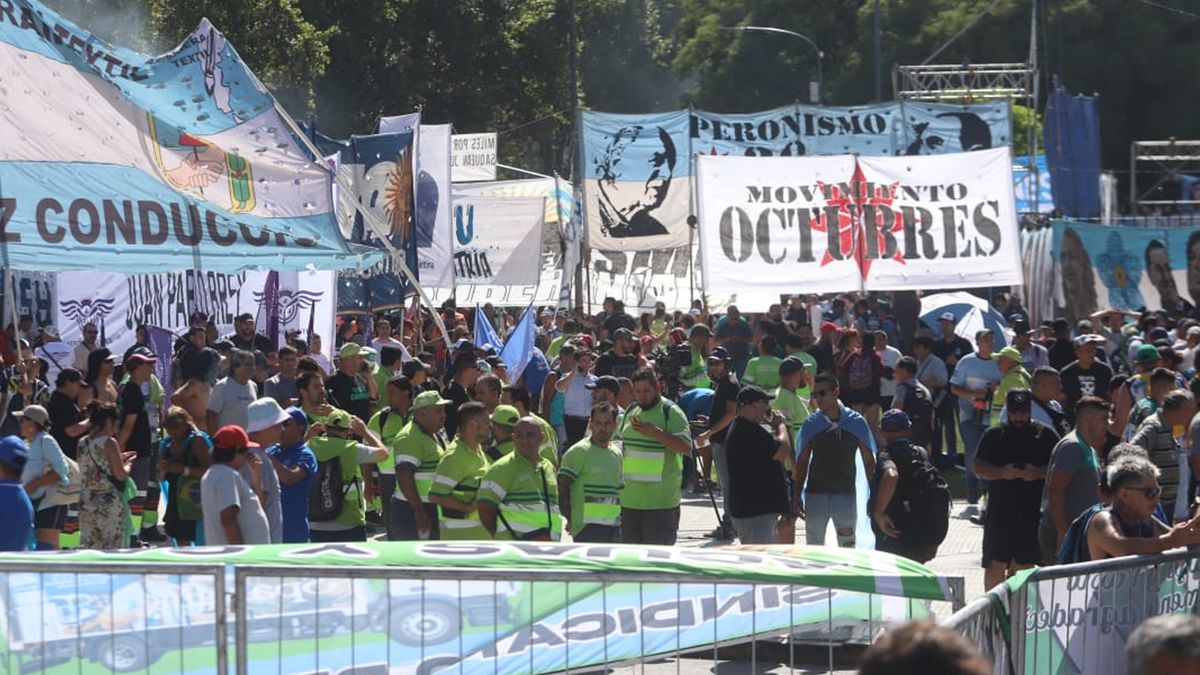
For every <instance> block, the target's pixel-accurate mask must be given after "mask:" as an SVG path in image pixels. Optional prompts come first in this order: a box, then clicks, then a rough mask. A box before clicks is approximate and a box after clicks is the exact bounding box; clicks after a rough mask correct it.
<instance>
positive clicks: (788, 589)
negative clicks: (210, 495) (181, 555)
mask: <svg viewBox="0 0 1200 675" xmlns="http://www.w3.org/2000/svg"><path fill="white" fill-rule="evenodd" d="M948 581H949V584H950V586H951V588H952V589H953V590H954V593H955V596H956V597H957V598H961V597H962V588H963V580H962V579H961V578H957V577H956V578H951V579H949V580H948ZM304 586H307V587H309V588H310V589H311V592H312V598H313V600H312V602H310V603H309V605H308V606H307V608H306V610H305V613H304V615H303V616H300V615H297V613H294V612H293V613H291V614H289V613H288V612H287V611H286V607H285V603H284V595H285V594H286V593H287V592H288V591H287V589H288V588H295V587H304ZM234 588H235V596H236V597H237V598H238V599H239V601H238V603H237V605H236V612H237V617H238V618H237V622H236V625H237V629H238V636H237V641H236V643H237V658H236V663H237V673H238V675H245V674H247V673H249V672H251V670H253V672H254V673H255V675H264V674H265V673H273V672H278V673H284V672H331V671H332V672H337V669H338V668H342V669H347V668H349V669H352V672H355V673H359V672H369V671H370V670H371V669H372V668H375V667H378V666H379V665H381V664H385V663H386V664H388V665H390V666H391V667H400V668H401V669H402V670H405V671H406V672H407V671H408V670H409V669H411V670H412V671H413V672H416V673H432V672H435V671H439V672H440V671H444V672H454V673H459V672H461V673H474V672H483V673H503V672H513V673H522V672H524V673H534V672H537V673H543V672H567V673H570V672H572V671H585V670H586V671H592V670H596V669H599V668H610V667H620V666H625V665H635V666H637V667H639V669H640V670H641V671H642V672H644V671H645V667H646V664H647V663H651V662H655V661H659V660H661V659H663V658H667V659H670V660H673V661H674V667H675V669H676V672H679V669H680V668H681V667H682V662H683V660H684V659H685V658H700V659H708V658H709V657H711V661H712V663H713V664H714V665H715V664H716V663H717V661H718V660H719V655H720V651H721V649H722V648H724V647H729V646H732V645H735V644H744V643H748V645H747V646H746V648H744V649H742V650H741V651H740V652H739V653H740V654H742V658H743V659H744V660H748V661H749V663H750V667H751V671H752V672H757V671H758V665H759V663H760V641H761V640H764V639H765V638H772V639H774V640H776V641H777V643H776V646H779V647H782V648H783V649H784V650H785V651H786V652H787V656H786V663H787V665H788V667H789V670H790V671H792V672H794V671H795V670H796V668H797V663H796V653H797V649H798V648H799V647H800V645H805V646H809V647H811V646H812V645H814V644H816V643H818V642H819V643H820V644H823V645H824V646H825V648H826V651H827V654H828V668H829V672H833V669H834V649H835V647H836V646H837V645H839V644H843V643H845V642H848V641H861V642H869V641H870V640H871V639H873V638H874V636H875V635H876V634H877V632H878V631H879V630H881V629H882V628H883V626H884V623H885V622H890V621H903V620H907V619H909V618H924V617H927V616H929V611H928V607H929V605H928V603H925V602H922V601H919V600H911V599H906V598H895V597H888V596H882V595H876V594H867V593H853V592H848V591H839V590H835V589H829V588H817V587H813V586H798V585H796V586H788V585H776V584H768V583H761V584H756V583H746V582H744V581H740V582H732V581H731V582H714V581H713V580H712V578H711V577H705V576H700V575H695V576H694V577H689V576H686V575H680V574H674V573H673V574H661V575H654V574H646V573H640V572H638V573H620V572H603V573H593V572H575V571H554V570H544V571H543V570H480V569H471V570H461V569H428V568H394V567H379V568H375V567H369V568H361V567H356V568H345V567H315V566H296V567H291V566H289V567H267V566H238V567H236V568H235V582H234ZM321 596H323V599H322V598H321ZM243 599H244V600H243ZM272 603H274V606H272ZM955 604H956V605H957V606H961V602H956V603H955ZM255 606H257V610H256V609H255V608H254V607H255ZM864 609H865V612H863V610H864ZM818 614H819V616H817V615H818ZM260 615H261V616H262V617H263V618H261V619H260ZM858 615H862V616H865V617H866V621H865V622H862V621H855V620H850V619H849V618H848V617H851V616H858ZM814 617H816V618H814ZM264 621H265V625H264V624H263V623H262V622H264ZM723 621H724V622H727V623H725V624H724V625H723V624H722V622H723ZM729 623H732V624H733V627H732V628H731V627H730V626H729ZM296 625H321V626H325V627H327V629H331V627H333V626H338V628H339V629H341V628H344V629H345V630H344V631H342V630H338V632H337V633H334V632H332V629H331V632H329V633H327V634H321V633H318V634H316V635H313V636H312V647H313V648H312V649H309V650H307V651H305V652H304V654H303V655H301V656H299V657H297V656H295V655H292V656H288V655H287V654H285V653H284V650H283V648H282V643H283V642H284V641H286V640H289V639H291V638H290V634H291V633H290V631H291V630H292V628H293V627H294V626H296ZM256 629H257V630H258V631H259V632H260V633H261V634H262V635H265V636H267V637H264V638H263V639H261V640H257V639H256V638H255V637H254V636H253V635H252V632H253V631H255V630H256ZM270 636H274V637H273V638H272V637H270ZM251 650H256V651H257V652H258V654H260V655H261V654H264V653H265V654H268V655H269V654H271V653H274V654H276V663H275V664H274V665H275V666H276V667H275V668H274V669H273V668H272V664H271V663H270V660H271V659H270V658H269V657H268V658H266V659H263V658H261V657H260V658H254V657H253V656H252V654H251ZM335 650H340V651H341V652H342V653H340V654H335V653H333V652H334V651H335ZM747 651H748V653H745V652H747ZM780 654H781V652H780V650H779V649H773V650H771V658H772V659H773V660H774V661H775V662H776V664H777V665H782V662H783V661H782V660H781V659H780V658H779V655H780ZM325 659H330V660H335V659H336V665H329V664H327V663H325ZM810 665H811V664H810ZM381 672H382V671H381Z"/></svg>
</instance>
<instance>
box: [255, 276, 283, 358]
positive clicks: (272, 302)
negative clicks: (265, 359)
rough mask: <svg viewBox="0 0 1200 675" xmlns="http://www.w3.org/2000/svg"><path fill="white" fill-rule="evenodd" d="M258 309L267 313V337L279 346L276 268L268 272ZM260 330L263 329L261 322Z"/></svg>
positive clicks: (274, 344)
mask: <svg viewBox="0 0 1200 675" xmlns="http://www.w3.org/2000/svg"><path fill="white" fill-rule="evenodd" d="M258 309H259V312H260V313H265V314H266V316H265V318H264V322H265V323H266V326H265V330H266V335H267V339H268V340H270V341H271V345H272V346H273V347H276V348H278V347H279V272H276V271H274V270H272V271H270V272H268V273H267V281H266V283H265V284H263V292H262V295H261V296H259V305H258ZM259 326H260V328H259V329H260V330H262V329H263V327H262V324H261V323H260V324H259Z"/></svg>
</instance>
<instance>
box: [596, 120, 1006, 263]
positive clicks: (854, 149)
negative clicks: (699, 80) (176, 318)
mask: <svg viewBox="0 0 1200 675" xmlns="http://www.w3.org/2000/svg"><path fill="white" fill-rule="evenodd" d="M580 129H581V145H582V148H583V152H582V156H581V162H582V165H581V167H580V168H581V173H582V175H583V178H584V182H583V189H584V198H585V202H584V203H585V208H586V211H585V217H586V220H587V224H588V227H587V236H588V245H589V247H590V248H591V249H592V250H593V251H609V252H612V251H627V252H636V251H650V250H662V249H671V248H677V247H682V246H688V245H689V244H690V242H691V240H692V237H691V234H692V229H691V227H689V225H688V217H689V216H690V215H694V214H695V208H694V206H695V205H694V202H693V198H694V183H693V182H692V175H693V168H694V167H693V165H692V158H693V157H700V156H710V155H730V156H745V157H799V156H815V155H821V156H826V155H838V154H856V155H860V156H864V157H898V156H906V155H907V156H913V155H943V154H948V153H958V152H969V151H974V150H987V149H990V148H999V147H1003V146H1007V145H1008V144H1009V143H1010V142H1011V135H1012V132H1011V121H1010V115H1009V109H1008V104H1007V103H1003V102H999V103H980V104H972V105H953V104H946V103H925V102H913V101H907V102H899V101H897V102H889V103H878V104H871V105H862V106H845V107H833V106H804V105H790V106H784V107H780V108H775V109H772V110H764V111H760V112H752V113H740V114H727V113H714V112H706V111H702V110H678V111H671V112H665V113H653V114H644V115H616V114H609V113H598V112H593V111H584V112H583V113H582V115H581V119H580Z"/></svg>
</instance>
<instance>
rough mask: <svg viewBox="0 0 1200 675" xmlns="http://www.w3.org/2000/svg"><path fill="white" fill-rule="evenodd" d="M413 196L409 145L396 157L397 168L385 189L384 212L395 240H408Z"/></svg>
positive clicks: (390, 174)
mask: <svg viewBox="0 0 1200 675" xmlns="http://www.w3.org/2000/svg"><path fill="white" fill-rule="evenodd" d="M412 197H413V171H412V148H411V147H408V148H405V149H404V150H403V151H402V152H401V153H400V154H399V155H398V156H397V157H396V168H395V170H393V171H391V172H390V173H389V174H388V177H387V185H386V186H385V187H384V189H383V213H384V215H386V216H387V220H388V229H389V230H390V231H391V237H392V239H393V240H395V241H399V242H405V241H408V228H409V224H410V222H411V220H412Z"/></svg>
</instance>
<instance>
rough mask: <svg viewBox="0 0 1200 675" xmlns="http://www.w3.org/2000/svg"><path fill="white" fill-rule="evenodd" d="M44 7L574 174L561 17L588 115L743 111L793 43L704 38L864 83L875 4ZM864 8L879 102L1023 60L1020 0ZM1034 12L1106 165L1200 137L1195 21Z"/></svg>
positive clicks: (65, 2) (1109, 4)
mask: <svg viewBox="0 0 1200 675" xmlns="http://www.w3.org/2000/svg"><path fill="white" fill-rule="evenodd" d="M47 1H48V2H49V3H50V4H51V5H52V6H53V7H55V8H57V9H60V10H61V11H63V12H64V13H65V14H66V15H67V16H69V17H71V18H73V19H75V20H76V21H79V22H80V23H81V24H83V25H85V26H89V27H91V28H93V29H94V30H96V31H97V32H98V33H99V34H100V35H102V36H103V37H106V38H107V39H110V40H112V41H114V42H117V43H120V44H124V45H128V46H132V47H134V48H138V49H142V50H144V51H165V50H167V49H170V48H172V47H174V46H175V45H177V44H178V43H179V41H180V40H182V39H183V37H184V36H186V35H187V34H188V33H189V32H190V31H191V30H192V29H193V28H194V27H195V25H196V24H197V22H198V21H199V20H200V18H201V17H203V16H207V17H208V18H209V19H210V20H211V21H212V22H213V23H214V25H216V26H217V27H218V28H219V29H220V30H221V31H222V32H223V33H225V34H226V35H227V36H228V37H229V39H230V41H231V42H232V43H233V44H234V45H235V46H236V47H237V49H238V51H239V53H240V54H241V55H242V56H243V57H244V58H245V59H246V61H247V63H248V64H249V65H250V67H251V68H252V69H253V70H254V71H255V72H256V73H257V74H258V75H259V76H260V77H261V78H262V79H263V81H264V82H265V83H266V84H267V86H268V87H270V88H271V89H272V91H273V92H274V93H275V94H276V96H277V97H278V98H279V99H280V100H281V102H282V103H283V104H284V105H285V107H286V108H287V109H288V110H289V111H291V112H292V114H293V115H295V116H296V117H297V118H306V117H309V116H312V115H315V116H316V117H317V119H318V121H319V125H320V128H321V129H322V130H324V131H326V132H328V133H330V134H331V135H335V136H344V135H347V134H350V133H370V132H371V131H373V130H374V129H375V128H376V121H377V119H378V117H379V116H380V115H389V114H398V113H402V112H407V111H410V110H414V109H418V108H419V109H421V110H422V111H423V112H424V114H425V119H426V120H429V121H431V122H446V121H453V122H454V124H455V127H456V129H458V130H459V131H464V132H468V131H484V130H497V131H499V132H500V133H501V140H500V153H501V160H502V161H504V162H506V163H513V164H518V165H521V166H525V167H527V168H531V169H534V170H538V171H544V172H549V171H559V172H561V173H564V174H568V173H570V168H571V167H570V163H571V160H570V158H571V156H572V151H573V143H574V137H573V120H572V116H571V112H570V110H571V108H572V107H573V100H574V98H575V96H574V92H573V91H572V90H571V68H570V65H571V55H570V51H569V45H570V34H571V26H572V20H574V22H575V26H576V28H577V32H578V63H579V99H580V100H581V101H582V102H583V104H584V105H585V106H586V107H588V108H591V109H595V110H605V111H613V112H649V111H661V110H669V109H674V108H678V107H681V106H684V105H689V104H691V105H697V106H702V107H704V108H707V109H711V110H717V111H727V112H745V111H753V110H761V109H765V108H770V107H775V106H780V105H786V104H789V103H792V102H794V101H807V100H808V91H809V86H808V85H809V81H810V80H814V79H816V55H815V54H814V53H813V50H812V48H811V47H810V46H809V45H807V44H806V43H804V42H802V41H801V40H798V39H796V38H793V37H789V36H786V35H769V34H762V33H739V32H729V31H724V30H720V29H721V27H728V26H747V25H761V26H774V27H778V28H784V29H787V30H793V31H797V32H799V33H802V34H804V35H807V36H808V37H809V38H811V39H812V40H813V41H814V42H816V44H818V45H819V46H820V47H821V49H822V50H823V51H824V53H825V58H824V71H825V84H826V91H825V100H826V102H827V103H830V104H834V105H854V104H860V103H864V102H866V101H869V100H871V98H872V97H873V94H874V72H875V71H874V57H873V37H874V36H873V30H874V23H873V11H874V1H873V0H810V1H808V2H795V1H794V0H453V1H447V0H353V1H352V0H192V1H189V2H179V1H178V0H47ZM1159 4H1164V3H1159ZM1176 4H1179V3H1176ZM880 5H881V9H882V16H883V22H882V26H883V31H882V55H883V58H882V62H883V71H884V72H883V75H884V96H883V98H884V99H885V100H890V99H891V97H892V82H891V79H892V78H891V72H892V66H893V64H917V63H921V62H923V61H925V60H926V59H927V58H929V57H930V56H931V55H932V54H934V53H935V52H937V51H938V50H939V49H941V48H942V47H943V46H944V45H946V44H947V42H949V45H948V46H946V47H945V49H943V50H942V51H940V53H938V54H937V56H936V57H935V58H934V59H933V60H932V62H933V63H943V64H958V63H965V62H969V63H989V62H992V63H994V62H1023V61H1026V60H1027V59H1028V58H1029V42H1030V18H1031V16H1030V15H1031V11H1032V8H1033V3H1032V2H1031V1H1030V0H881V2H880ZM1037 7H1038V8H1039V12H1040V14H1041V16H1040V17H1039V24H1038V25H1039V28H1038V42H1039V49H1038V56H1039V65H1040V70H1041V78H1042V79H1041V89H1042V93H1043V96H1044V95H1045V93H1046V92H1048V91H1049V89H1050V86H1051V82H1052V80H1053V79H1054V78H1057V80H1058V81H1060V82H1061V83H1062V84H1063V86H1065V87H1066V88H1067V89H1068V90H1069V91H1071V92H1075V93H1086V94H1092V93H1096V94H1098V95H1099V96H1100V120H1101V125H1102V134H1101V137H1102V142H1103V146H1104V147H1103V152H1104V159H1105V165H1106V166H1107V167H1110V168H1117V169H1124V168H1127V163H1128V148H1129V142H1130V141H1131V140H1134V139H1139V138H1141V139H1148V138H1165V137H1169V136H1174V137H1178V138H1200V117H1198V116H1196V115H1194V114H1192V111H1194V110H1195V109H1197V108H1198V107H1200V88H1196V87H1191V86H1188V85H1189V83H1190V81H1191V79H1190V78H1191V76H1192V71H1193V70H1194V64H1195V63H1196V61H1197V57H1198V56H1200V46H1198V45H1200V40H1198V39H1197V38H1200V20H1196V19H1193V18H1190V17H1188V16H1185V15H1181V14H1177V13H1172V12H1170V11H1168V10H1165V9H1162V8H1161V7H1155V6H1152V5H1149V4H1146V3H1143V2H1137V1H1132V2H1131V1H1130V0H1037ZM572 9H574V14H575V16H574V19H573V18H572V12H571V10H572ZM985 9H986V10H987V12H986V13H985V14H984V15H983V16H982V18H978V17H979V16H980V13H981V12H983V11H984V10H985ZM960 32H961V35H960V36H958V37H957V38H956V39H953V40H952V38H953V37H954V36H956V35H958V34H959V33H960ZM1043 100H1044V99H1043ZM1039 105H1041V104H1039ZM1015 117H1016V119H1015V121H1016V123H1017V125H1018V129H1017V130H1016V131H1015V133H1014V136H1015V137H1016V139H1017V143H1018V145H1020V144H1024V143H1025V134H1024V133H1022V131H1021V129H1022V128H1025V127H1022V126H1021V125H1028V124H1030V123H1033V120H1032V119H1026V118H1027V117H1028V113H1027V112H1022V111H1020V110H1017V114H1016V116H1015Z"/></svg>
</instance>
